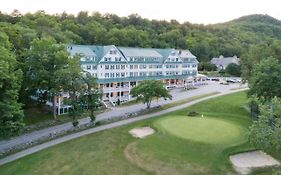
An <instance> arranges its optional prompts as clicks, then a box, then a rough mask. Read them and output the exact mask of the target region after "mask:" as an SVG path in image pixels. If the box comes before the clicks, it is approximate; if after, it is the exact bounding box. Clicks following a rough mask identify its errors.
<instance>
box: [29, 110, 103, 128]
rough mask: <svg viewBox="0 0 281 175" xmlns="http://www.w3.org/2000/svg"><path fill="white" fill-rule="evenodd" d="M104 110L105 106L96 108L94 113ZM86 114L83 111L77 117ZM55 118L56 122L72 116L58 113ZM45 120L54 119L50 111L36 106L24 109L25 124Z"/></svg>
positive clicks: (70, 119)
mask: <svg viewBox="0 0 281 175" xmlns="http://www.w3.org/2000/svg"><path fill="white" fill-rule="evenodd" d="M106 110H107V109H106V108H101V109H98V110H97V111H96V112H95V114H96V115H97V114H99V113H102V112H104V111H106ZM87 116H89V115H88V114H87V112H85V113H84V114H83V115H81V116H79V117H77V119H79V118H83V117H87ZM57 119H58V120H57V121H56V123H57V124H61V123H65V122H69V121H72V117H71V116H69V115H67V114H63V115H58V116H57ZM46 121H54V117H53V114H51V112H49V111H47V110H44V109H40V108H38V107H31V108H27V109H25V110H24V123H25V124H26V125H27V126H30V125H34V124H38V123H41V122H46ZM54 124H55V123H54Z"/></svg>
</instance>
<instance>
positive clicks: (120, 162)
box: [0, 93, 251, 175]
mask: <svg viewBox="0 0 281 175" xmlns="http://www.w3.org/2000/svg"><path fill="white" fill-rule="evenodd" d="M245 102H246V96H245V93H237V94H232V95H228V96H224V97H219V98H216V99H212V100H209V101H205V102H202V103H199V104H197V105H194V106H192V107H190V108H189V109H188V110H196V111H198V112H200V113H204V115H206V116H209V117H215V118H223V119H224V120H228V121H230V122H233V123H236V124H238V125H239V126H242V127H245V128H247V127H248V126H249V125H250V123H251V120H250V119H249V117H248V113H247V111H246V110H245V108H244V107H243V105H244V104H245ZM186 111H187V110H186V109H185V110H180V111H176V112H173V113H171V114H169V115H171V116H172V115H177V116H178V115H186ZM166 116H168V115H166ZM157 120H159V118H154V119H149V120H145V121H142V122H138V123H134V124H131V125H128V126H123V127H119V128H115V129H111V130H108V131H103V132H99V133H95V134H91V135H89V136H85V137H82V138H79V139H76V140H73V141H70V142H66V143H63V144H59V145H57V146H54V147H52V148H49V149H46V150H44V151H41V152H38V153H35V154H33V155H30V156H27V157H24V158H22V159H19V160H17V161H15V162H12V163H9V164H6V165H4V166H1V167H0V174H10V175H12V174H122V175H123V174H136V175H138V174H155V173H158V174H213V173H216V174H226V172H231V171H232V169H231V166H230V164H229V162H228V155H229V154H230V153H234V152H237V151H238V152H239V151H242V150H248V149H251V146H250V145H249V144H248V143H247V142H245V143H244V144H242V145H236V144H234V143H232V144H228V145H219V146H216V145H205V144H199V143H196V142H191V141H188V140H184V139H180V138H177V137H173V136H171V135H169V134H167V133H165V132H164V131H161V130H160V128H158V132H157V133H156V134H154V135H153V136H150V137H147V138H146V139H134V138H132V137H131V136H130V135H129V134H128V130H129V129H131V128H134V127H136V126H143V125H155V127H156V129H157V126H156V123H157V122H155V121H157ZM245 134H246V133H245ZM244 141H246V140H244ZM128 160H129V161H128Z"/></svg>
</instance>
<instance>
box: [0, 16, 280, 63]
mask: <svg viewBox="0 0 281 175" xmlns="http://www.w3.org/2000/svg"><path fill="white" fill-rule="evenodd" d="M0 22H1V23H0V31H2V33H1V35H3V34H5V35H8V37H9V40H10V42H11V43H12V44H13V45H14V49H15V50H16V52H17V53H20V52H21V50H23V49H24V48H28V47H29V44H30V42H31V41H32V40H33V39H34V38H37V37H39V38H41V37H47V36H50V37H53V38H55V40H56V41H57V42H58V43H75V44H97V45H109V44H114V45H119V46H131V47H157V48H166V47H172V48H182V49H186V48H188V49H190V50H191V51H192V52H193V53H194V54H195V55H196V56H197V57H198V59H199V61H207V60H209V59H211V58H212V57H214V56H219V55H224V56H233V55H237V56H241V55H244V54H247V53H248V52H249V49H250V48H251V47H252V46H253V45H257V46H268V45H274V43H276V42H277V43H279V42H280V41H279V39H281V22H280V21H279V20H277V19H275V18H272V17H270V16H267V15H250V16H245V17H241V18H239V19H236V20H233V21H230V22H227V23H221V24H216V25H198V24H191V23H188V22H186V23H183V24H180V23H179V22H177V21H175V20H171V21H169V22H167V21H157V20H148V19H144V18H142V17H140V16H138V15H134V14H133V15H130V16H128V17H118V16H117V15H114V14H105V15H101V14H99V13H87V12H80V13H79V14H78V15H77V16H74V15H71V14H66V13H63V14H58V15H48V14H46V13H45V12H44V11H38V12H37V13H34V14H25V15H22V14H20V12H18V11H14V12H13V13H11V14H9V15H8V14H3V13H0Z"/></svg>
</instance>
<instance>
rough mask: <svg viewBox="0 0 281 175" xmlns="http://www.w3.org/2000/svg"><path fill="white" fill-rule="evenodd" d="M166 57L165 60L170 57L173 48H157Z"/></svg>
mask: <svg viewBox="0 0 281 175" xmlns="http://www.w3.org/2000/svg"><path fill="white" fill-rule="evenodd" d="M155 50H156V51H157V52H158V53H159V54H161V55H162V56H163V58H164V61H165V60H166V59H167V58H168V56H169V55H170V53H171V52H172V50H173V49H155Z"/></svg>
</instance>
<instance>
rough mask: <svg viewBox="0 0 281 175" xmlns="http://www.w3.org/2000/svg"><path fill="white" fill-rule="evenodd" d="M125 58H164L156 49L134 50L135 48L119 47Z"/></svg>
mask: <svg viewBox="0 0 281 175" xmlns="http://www.w3.org/2000/svg"><path fill="white" fill-rule="evenodd" d="M118 49H119V50H120V51H121V52H122V53H123V54H124V56H125V57H145V58H162V57H163V56H162V55H161V54H159V53H158V52H157V51H156V50H155V49H150V48H134V47H118Z"/></svg>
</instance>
